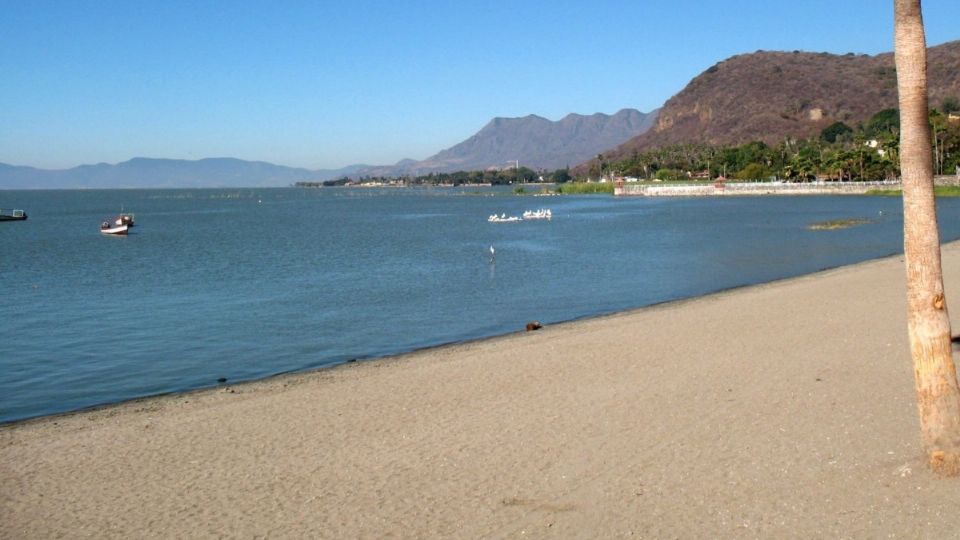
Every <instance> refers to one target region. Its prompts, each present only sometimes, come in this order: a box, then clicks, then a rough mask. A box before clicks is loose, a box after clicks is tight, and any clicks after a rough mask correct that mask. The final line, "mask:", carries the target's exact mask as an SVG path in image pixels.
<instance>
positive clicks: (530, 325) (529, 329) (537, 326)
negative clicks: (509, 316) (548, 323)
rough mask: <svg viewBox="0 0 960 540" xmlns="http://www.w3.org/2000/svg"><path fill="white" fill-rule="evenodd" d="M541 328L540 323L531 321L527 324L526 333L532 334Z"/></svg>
mask: <svg viewBox="0 0 960 540" xmlns="http://www.w3.org/2000/svg"><path fill="white" fill-rule="evenodd" d="M541 328H543V325H542V324H540V321H533V322H528V323H527V332H532V331H533V330H539V329H541Z"/></svg>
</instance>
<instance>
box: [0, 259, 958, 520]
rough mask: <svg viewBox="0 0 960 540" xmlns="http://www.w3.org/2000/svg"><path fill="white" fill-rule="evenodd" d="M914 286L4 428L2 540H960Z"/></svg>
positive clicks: (777, 292)
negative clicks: (923, 360) (924, 444)
mask: <svg viewBox="0 0 960 540" xmlns="http://www.w3.org/2000/svg"><path fill="white" fill-rule="evenodd" d="M944 271H945V279H946V287H947V300H948V302H949V303H950V307H953V308H954V312H957V310H958V309H960V308H957V307H956V305H957V302H958V301H960V296H958V295H960V244H958V243H953V244H950V245H947V246H945V247H944ZM626 283H627V284H626V285H625V286H629V281H627V282H626ZM904 294H905V293H904V269H903V263H902V259H901V257H891V258H888V259H883V260H878V261H872V262H868V263H864V264H859V265H855V266H850V267H845V268H840V269H835V270H830V271H826V272H822V273H819V274H816V275H812V276H806V277H801V278H797V279H791V280H786V281H781V282H776V283H772V284H767V285H762V286H757V287H750V288H744V289H739V290H735V291H729V292H725V293H721V294H716V295H712V296H709V297H704V298H698V299H694V300H688V301H682V302H676V303H671V304H667V305H662V306H655V307H652V308H647V309H642V310H638V311H634V312H630V313H624V314H618V315H613V316H607V317H601V318H596V319H590V320H586V321H578V322H572V323H567V324H561V325H551V326H547V327H545V328H543V329H542V330H539V331H536V332H529V333H526V332H520V333H517V334H513V335H509V336H504V337H500V338H495V339H490V340H483V341H478V342H473V343H467V344H462V345H455V346H448V347H441V348H437V349H431V350H427V351H422V352H418V353H413V354H408V355H403V356H398V357H392V358H386V359H381V360H376V361H370V362H359V363H355V364H350V365H348V366H344V367H340V368H335V369H329V370H324V371H319V372H315V373H310V374H301V375H293V376H285V377H279V378H274V379H271V380H268V381H264V382H258V383H252V384H243V385H233V386H227V387H223V388H218V389H214V390H209V391H202V392H196V393H189V394H181V395H174V396H166V397H161V398H155V399H146V400H140V401H136V402H131V403H125V404H121V405H118V406H113V407H107V408H103V409H99V410H95V411H88V412H81V413H76V414H70V415H61V416H56V417H49V418H43V419H39V420H34V421H28V422H22V423H19V424H14V425H9V426H4V427H0V537H2V538H53V537H68V538H79V537H95V538H197V537H244V538H254V537H274V538H288V537H292V538H311V537H312V538H385V537H399V538H437V537H454V538H519V537H533V538H616V537H627V536H636V537H648V538H671V537H682V538H739V537H766V538H824V537H825V538H877V537H898V538H900V537H906V538H947V537H956V536H957V535H958V534H960V533H958V530H960V529H958V525H957V516H958V515H960V497H957V494H958V493H960V480H956V479H954V480H943V479H939V478H937V477H934V476H933V475H932V474H931V473H929V472H928V471H927V469H926V467H925V459H924V456H923V455H922V451H921V448H920V444H919V442H920V434H919V426H918V420H917V412H916V406H915V400H914V383H913V375H912V367H911V361H910V358H909V352H908V344H907V335H906V322H905V301H904ZM954 321H955V322H954V332H955V334H956V333H958V331H957V330H958V327H960V325H958V324H957V322H956V321H957V319H956V317H954ZM518 330H520V329H518Z"/></svg>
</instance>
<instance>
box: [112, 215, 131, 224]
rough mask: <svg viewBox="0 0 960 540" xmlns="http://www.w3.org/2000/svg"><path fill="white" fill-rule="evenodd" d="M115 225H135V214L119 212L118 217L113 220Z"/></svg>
mask: <svg viewBox="0 0 960 540" xmlns="http://www.w3.org/2000/svg"><path fill="white" fill-rule="evenodd" d="M113 224H114V225H126V226H127V227H133V225H134V221H133V214H126V213H123V212H121V213H120V214H117V217H116V218H114V220H113Z"/></svg>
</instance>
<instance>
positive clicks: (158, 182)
mask: <svg viewBox="0 0 960 540" xmlns="http://www.w3.org/2000/svg"><path fill="white" fill-rule="evenodd" d="M655 118H656V111H654V112H651V113H641V112H639V111H637V110H634V109H623V110H621V111H619V112H618V113H616V114H614V115H606V114H600V113H597V114H593V115H589V116H583V115H579V114H569V115H567V116H566V117H564V118H563V119H562V120H560V121H557V122H552V121H550V120H547V119H545V118H541V117H539V116H535V115H530V116H526V117H523V118H494V119H493V120H491V121H490V122H489V123H488V124H487V125H486V126H484V127H483V129H481V130H480V131H479V132H478V133H477V134H476V135H474V136H472V137H470V138H469V139H467V140H466V141H463V142H462V143H460V144H457V145H455V146H453V147H451V148H449V149H447V150H443V151H442V152H439V153H438V154H436V155H434V156H431V157H429V158H427V159H426V160H422V161H415V160H412V159H407V160H403V161H400V162H399V163H397V164H395V165H389V166H379V167H376V166H369V165H351V166H349V167H345V168H342V169H321V170H310V169H303V168H294V167H284V166H282V165H274V164H272V163H266V162H262V161H244V160H240V159H233V158H207V159H200V160H178V159H152V158H134V159H131V160H129V161H124V162H122V163H117V164H107V163H100V164H97V165H81V166H78V167H73V168H71V169H63V170H48V169H37V168H33V167H22V166H14V165H7V164H2V163H0V188H7V189H55V188H145V187H151V188H191V187H278V186H289V185H290V184H293V183H294V182H320V181H324V180H330V179H333V178H342V177H345V176H347V177H351V178H361V177H369V176H402V175H407V174H427V173H430V172H452V171H457V170H478V169H486V168H488V167H507V166H510V165H508V162H509V164H511V165H512V164H514V163H515V162H514V160H518V161H519V163H520V165H522V166H526V167H530V168H533V169H558V168H562V167H566V166H568V165H576V164H577V163H580V162H581V161H585V160H587V159H589V158H590V157H592V156H595V155H596V153H597V152H599V151H601V150H604V149H606V148H610V147H611V146H613V145H615V144H618V143H620V142H622V141H624V140H626V139H629V138H630V137H633V136H634V135H638V134H640V133H643V131H645V130H647V129H649V128H650V126H652V125H653V121H654V119H655Z"/></svg>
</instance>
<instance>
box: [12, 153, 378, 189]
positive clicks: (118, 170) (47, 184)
mask: <svg viewBox="0 0 960 540" xmlns="http://www.w3.org/2000/svg"><path fill="white" fill-rule="evenodd" d="M366 167H368V166H367V165H352V166H350V167H345V168H343V169H335V170H330V169H322V170H315V171H312V170H308V169H298V168H293V167H284V166H281V165H274V164H272V163H266V162H263V161H243V160H240V159H233V158H207V159H200V160H195V161H189V160H179V159H150V158H134V159H131V160H129V161H124V162H122V163H117V164H115V165H112V164H107V163H100V164H97V165H81V166H79V167H73V168H72V169H61V170H48V169H36V168H33V167H17V166H13V165H6V164H3V163H0V189H59V188H194V187H281V186H289V185H290V184H292V183H294V182H299V181H310V182H319V181H323V180H329V179H331V178H339V177H342V176H345V175H349V174H351V173H353V172H354V171H356V170H357V169H362V168H366Z"/></svg>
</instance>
